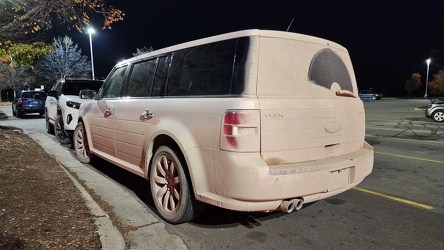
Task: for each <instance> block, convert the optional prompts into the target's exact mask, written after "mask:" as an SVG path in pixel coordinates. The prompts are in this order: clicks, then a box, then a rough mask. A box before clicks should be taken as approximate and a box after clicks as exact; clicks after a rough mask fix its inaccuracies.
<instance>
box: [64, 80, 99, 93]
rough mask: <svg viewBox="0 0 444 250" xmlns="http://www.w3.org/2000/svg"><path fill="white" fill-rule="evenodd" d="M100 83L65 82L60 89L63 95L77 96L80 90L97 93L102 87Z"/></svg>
mask: <svg viewBox="0 0 444 250" xmlns="http://www.w3.org/2000/svg"><path fill="white" fill-rule="evenodd" d="M102 83H103V82H102V81H66V82H65V84H64V85H63V87H62V94H64V95H79V92H80V90H82V89H92V90H95V91H98V90H99V89H100V87H101V86H102Z"/></svg>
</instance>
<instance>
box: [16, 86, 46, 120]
mask: <svg viewBox="0 0 444 250" xmlns="http://www.w3.org/2000/svg"><path fill="white" fill-rule="evenodd" d="M45 100H46V93H45V92H44V91H43V90H21V91H20V92H19V93H18V95H17V97H16V98H15V99H14V100H13V101H12V107H11V108H12V114H13V115H14V116H17V117H21V116H22V115H24V114H30V113H39V114H40V115H43V114H44V113H45Z"/></svg>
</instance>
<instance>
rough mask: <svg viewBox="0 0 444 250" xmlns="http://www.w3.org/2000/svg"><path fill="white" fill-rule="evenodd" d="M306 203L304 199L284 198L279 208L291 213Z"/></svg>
mask: <svg viewBox="0 0 444 250" xmlns="http://www.w3.org/2000/svg"><path fill="white" fill-rule="evenodd" d="M303 205H304V199H291V200H283V201H282V202H281V205H280V206H279V210H281V211H282V212H285V213H291V212H293V211H294V210H296V211H297V210H299V209H301V208H302V206H303Z"/></svg>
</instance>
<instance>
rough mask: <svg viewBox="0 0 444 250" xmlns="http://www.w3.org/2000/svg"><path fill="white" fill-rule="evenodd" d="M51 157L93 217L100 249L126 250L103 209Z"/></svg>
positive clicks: (64, 168)
mask: <svg viewBox="0 0 444 250" xmlns="http://www.w3.org/2000/svg"><path fill="white" fill-rule="evenodd" d="M24 132H25V133H26V134H27V135H28V136H29V137H31V138H32V139H34V140H35V141H36V142H37V143H39V144H40V145H41V146H42V147H43V149H44V150H45V151H46V152H47V153H49V154H50V152H51V151H52V150H48V148H47V147H46V146H47V145H50V143H48V144H46V143H42V139H43V138H42V137H40V136H35V135H34V134H31V133H29V132H27V131H24ZM48 140H49V139H48ZM52 156H53V157H54V158H55V159H56V160H57V162H59V165H60V167H61V168H62V169H63V171H65V173H66V174H67V175H68V177H69V178H70V179H71V180H72V181H73V182H74V185H75V186H76V187H77V189H79V191H80V193H81V194H82V196H83V198H84V199H85V202H86V205H87V207H88V208H89V210H90V211H91V214H92V215H93V217H94V224H95V225H96V226H97V231H98V233H99V237H100V242H101V243H102V249H127V247H126V244H125V239H124V238H123V236H122V234H121V233H120V231H119V230H118V229H117V228H116V227H115V226H114V225H113V222H112V221H111V219H110V218H109V216H108V215H107V214H106V213H105V211H103V209H102V208H101V207H100V206H99V205H98V204H97V202H96V201H95V200H94V199H93V198H92V197H91V195H90V194H89V193H88V192H87V191H86V189H85V188H84V187H83V186H82V184H80V183H79V182H78V180H77V179H76V178H74V176H72V174H71V173H70V172H69V171H68V170H67V169H66V167H65V166H63V165H62V164H61V163H60V161H59V160H58V159H57V158H58V157H57V156H55V155H52Z"/></svg>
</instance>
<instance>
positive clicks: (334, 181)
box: [328, 168, 350, 191]
mask: <svg viewBox="0 0 444 250" xmlns="http://www.w3.org/2000/svg"><path fill="white" fill-rule="evenodd" d="M349 176H350V168H344V169H340V170H335V171H331V172H330V178H329V184H328V191H333V190H337V189H341V188H345V187H346V186H347V185H348V184H349Z"/></svg>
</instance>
